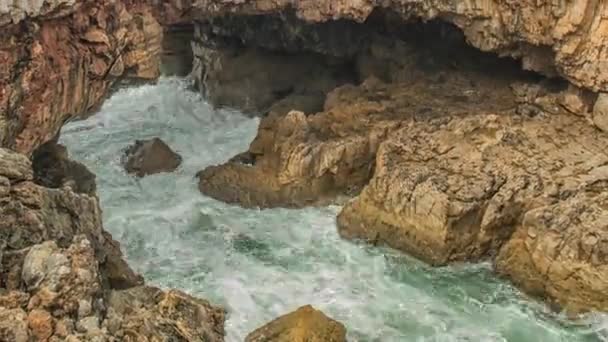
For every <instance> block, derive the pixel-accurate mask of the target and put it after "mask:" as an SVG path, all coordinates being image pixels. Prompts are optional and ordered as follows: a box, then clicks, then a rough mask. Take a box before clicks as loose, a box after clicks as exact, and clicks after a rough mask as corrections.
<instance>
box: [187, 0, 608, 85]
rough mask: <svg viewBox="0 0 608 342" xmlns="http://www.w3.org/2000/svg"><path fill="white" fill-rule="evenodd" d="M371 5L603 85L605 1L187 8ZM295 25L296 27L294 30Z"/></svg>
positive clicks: (352, 16)
mask: <svg viewBox="0 0 608 342" xmlns="http://www.w3.org/2000/svg"><path fill="white" fill-rule="evenodd" d="M374 10H376V11H377V10H387V11H390V12H392V13H394V14H396V16H398V17H400V18H401V19H406V20H407V19H416V18H421V19H423V20H430V19H440V20H445V21H447V22H451V23H453V24H455V25H456V26H458V27H460V28H461V29H462V31H463V32H464V34H465V35H466V37H467V41H468V42H470V44H471V45H473V46H475V47H476V48H478V49H481V50H483V51H493V52H496V53H498V54H500V55H507V56H513V57H516V58H521V59H522V60H523V65H524V68H526V69H530V70H535V71H539V72H542V73H544V74H547V75H555V74H559V75H561V76H563V77H565V78H566V79H568V80H569V81H570V82H572V83H573V84H575V85H577V86H581V87H584V88H587V89H590V90H593V91H607V90H608V71H606V68H605V65H604V61H606V60H608V52H606V51H605V49H603V47H604V46H606V45H608V31H607V30H608V23H607V22H606V20H605V16H606V13H608V3H606V2H604V1H590V0H582V1H574V2H559V3H554V2H540V3H539V2H537V1H528V0H526V1H518V2H511V1H504V0H490V1H477V0H467V1H457V0H438V1H430V2H429V1H418V0H389V1H382V2H380V3H379V2H378V1H374V0H361V1H347V0H340V1H336V0H314V1H294V0H277V1H265V0H252V1H215V0H206V1H197V2H193V3H192V4H191V7H190V8H189V13H190V15H192V16H193V17H197V18H210V17H216V16H225V15H226V14H232V15H234V14H237V15H240V16H246V15H254V14H256V15H260V14H266V15H271V14H275V15H276V14H285V13H288V12H290V11H293V12H294V13H295V15H296V17H297V18H299V19H301V20H303V21H306V22H313V23H317V22H327V21H332V20H338V19H346V20H353V21H356V22H364V21H365V20H366V19H368V18H369V17H370V16H371V15H372V14H373V12H374ZM295 32H300V31H295Z"/></svg>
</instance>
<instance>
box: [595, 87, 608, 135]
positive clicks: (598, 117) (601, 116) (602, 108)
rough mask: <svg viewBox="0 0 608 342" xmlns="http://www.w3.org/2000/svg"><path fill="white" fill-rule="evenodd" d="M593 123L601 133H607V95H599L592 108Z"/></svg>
mask: <svg viewBox="0 0 608 342" xmlns="http://www.w3.org/2000/svg"><path fill="white" fill-rule="evenodd" d="M593 123H594V124H595V125H596V126H597V127H598V128H599V129H601V130H602V131H604V132H608V94H606V93H601V94H600V95H599V96H598V98H597V101H596V102H595V106H594V107H593Z"/></svg>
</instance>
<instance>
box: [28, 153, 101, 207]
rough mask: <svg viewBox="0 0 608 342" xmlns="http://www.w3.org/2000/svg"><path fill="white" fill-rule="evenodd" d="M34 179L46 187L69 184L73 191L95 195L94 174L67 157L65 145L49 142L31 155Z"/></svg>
mask: <svg viewBox="0 0 608 342" xmlns="http://www.w3.org/2000/svg"><path fill="white" fill-rule="evenodd" d="M32 167H33V168H34V180H35V182H36V183H38V184H40V185H43V186H45V187H47V188H60V187H63V186H69V187H71V188H72V190H73V191H74V192H77V193H84V194H88V195H91V196H95V194H96V188H97V185H96V183H95V174H94V173H93V172H91V171H89V169H87V167H86V166H84V165H82V164H80V163H78V162H75V161H73V160H71V159H69V157H68V152H67V149H66V148H65V146H63V145H59V144H56V143H54V142H49V143H46V144H44V145H42V146H41V147H40V148H38V149H37V150H36V151H34V153H33V155H32Z"/></svg>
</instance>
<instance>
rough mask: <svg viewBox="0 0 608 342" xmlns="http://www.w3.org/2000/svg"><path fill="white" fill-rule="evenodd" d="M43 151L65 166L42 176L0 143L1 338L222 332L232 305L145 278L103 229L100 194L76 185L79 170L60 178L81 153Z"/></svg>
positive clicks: (189, 336) (209, 337) (215, 335)
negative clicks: (70, 156) (72, 155)
mask: <svg viewBox="0 0 608 342" xmlns="http://www.w3.org/2000/svg"><path fill="white" fill-rule="evenodd" d="M44 151H45V152H44V153H43V151H38V152H37V153H36V156H37V157H36V158H35V159H40V158H42V161H38V162H39V163H42V164H43V165H44V164H45V163H47V162H49V161H50V160H53V158H57V159H56V160H58V164H57V169H49V171H52V172H53V173H52V176H50V177H41V178H38V177H35V176H34V175H35V172H34V170H32V165H31V163H30V161H29V160H28V158H27V157H26V156H25V155H22V154H18V153H15V152H12V151H10V150H7V149H0V217H2V220H0V318H1V319H0V321H1V323H0V327H1V329H0V340H2V341H24V342H25V341H32V340H36V341H95V340H99V341H130V340H133V341H135V340H179V341H202V340H206V341H223V336H224V330H223V329H224V328H223V323H224V311H223V310H222V309H219V308H217V307H214V306H212V305H211V304H209V303H208V302H206V301H204V300H200V299H196V298H193V297H191V296H188V295H187V294H184V293H182V292H179V291H174V290H173V291H161V290H159V289H156V288H153V287H150V286H145V285H143V281H142V278H141V277H140V276H139V275H137V274H136V273H135V272H133V270H131V268H130V267H129V266H128V265H127V263H126V262H125V261H124V259H123V257H122V253H121V251H120V246H119V245H118V243H117V242H116V241H114V240H112V237H111V236H110V234H109V233H107V232H106V231H105V230H104V229H103V226H102V223H101V212H100V209H99V203H98V199H97V198H96V196H95V194H94V193H93V194H91V193H87V192H76V191H75V189H80V188H82V184H78V183H79V180H80V179H79V178H72V179H70V181H71V182H72V183H75V184H70V182H68V183H64V182H58V181H57V180H63V179H66V176H64V177H61V176H59V172H60V170H66V171H68V173H69V171H70V170H72V169H74V163H75V162H73V161H69V162H68V159H67V156H66V155H65V154H63V152H62V149H61V148H58V147H55V148H52V147H50V146H45V148H44ZM81 167H83V168H84V166H81ZM45 169H46V167H45ZM67 176H68V177H69V176H70V174H68V175H67ZM38 179H41V180H43V183H47V182H48V184H52V185H53V187H47V186H46V184H38V183H37V180H38ZM85 179H86V178H85ZM87 181H89V180H87Z"/></svg>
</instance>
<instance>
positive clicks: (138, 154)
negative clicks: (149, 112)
mask: <svg viewBox="0 0 608 342" xmlns="http://www.w3.org/2000/svg"><path fill="white" fill-rule="evenodd" d="M181 163H182V157H181V156H180V155H179V154H177V153H175V152H173V150H171V148H170V147H169V146H168V145H167V144H165V142H164V141H162V140H160V139H159V138H153V139H150V140H136V141H135V144H133V145H132V146H130V147H129V148H127V149H126V150H125V155H124V157H123V165H124V167H125V170H126V171H127V172H128V173H133V174H135V175H137V176H138V177H144V176H147V175H152V174H155V173H161V172H172V171H174V170H175V169H177V168H178V167H179V165H180V164H181Z"/></svg>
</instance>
